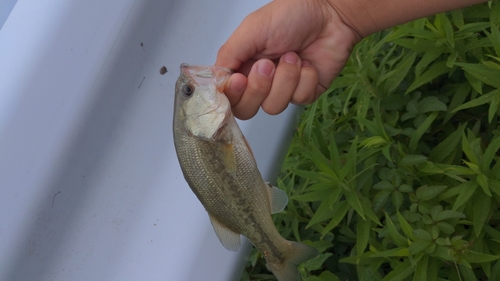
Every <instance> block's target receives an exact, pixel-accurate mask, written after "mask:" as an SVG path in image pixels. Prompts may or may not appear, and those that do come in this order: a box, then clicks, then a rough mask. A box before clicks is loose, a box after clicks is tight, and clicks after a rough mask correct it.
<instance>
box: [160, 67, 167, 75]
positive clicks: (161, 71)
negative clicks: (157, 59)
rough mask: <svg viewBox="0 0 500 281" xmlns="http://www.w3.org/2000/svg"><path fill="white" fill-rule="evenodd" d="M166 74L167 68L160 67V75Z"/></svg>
mask: <svg viewBox="0 0 500 281" xmlns="http://www.w3.org/2000/svg"><path fill="white" fill-rule="evenodd" d="M167 72H168V70H167V68H166V67H165V66H162V67H161V68H160V74H161V75H163V74H165V73H167Z"/></svg>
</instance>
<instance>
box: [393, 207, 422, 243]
mask: <svg viewBox="0 0 500 281" xmlns="http://www.w3.org/2000/svg"><path fill="white" fill-rule="evenodd" d="M397 214H398V219H399V224H400V225H401V230H403V232H404V234H406V236H408V238H410V239H412V240H416V239H417V238H416V237H415V235H414V234H413V228H412V227H411V225H410V224H409V223H408V221H407V220H406V219H405V218H404V217H403V215H401V213H399V211H398V212H397Z"/></svg>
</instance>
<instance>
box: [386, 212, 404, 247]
mask: <svg viewBox="0 0 500 281" xmlns="http://www.w3.org/2000/svg"><path fill="white" fill-rule="evenodd" d="M385 221H386V225H387V228H388V229H389V235H391V238H392V241H393V242H394V244H396V245H397V246H400V247H403V246H408V241H407V240H406V239H405V238H404V237H403V235H401V234H400V233H399V232H398V230H397V229H396V226H394V223H393V222H392V220H391V218H390V217H389V215H388V214H387V213H385Z"/></svg>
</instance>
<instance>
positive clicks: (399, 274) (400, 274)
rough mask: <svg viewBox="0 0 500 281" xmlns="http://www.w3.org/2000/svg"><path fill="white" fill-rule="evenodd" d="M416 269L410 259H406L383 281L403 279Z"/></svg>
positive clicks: (400, 280)
mask: <svg viewBox="0 0 500 281" xmlns="http://www.w3.org/2000/svg"><path fill="white" fill-rule="evenodd" d="M413 271H414V269H413V267H412V266H411V263H410V261H409V260H405V261H404V262H402V263H401V264H399V266H397V267H396V268H394V269H393V270H392V271H391V272H390V273H389V274H387V275H386V276H385V277H384V279H382V281H402V280H405V278H406V277H408V276H410V275H411V274H412V273H413Z"/></svg>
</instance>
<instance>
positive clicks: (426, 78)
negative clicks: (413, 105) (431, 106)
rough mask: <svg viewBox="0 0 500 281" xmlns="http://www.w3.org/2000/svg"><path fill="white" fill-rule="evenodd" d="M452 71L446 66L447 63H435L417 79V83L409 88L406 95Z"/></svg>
mask: <svg viewBox="0 0 500 281" xmlns="http://www.w3.org/2000/svg"><path fill="white" fill-rule="evenodd" d="M450 70H451V69H450V68H448V67H447V66H446V62H445V61H440V62H437V63H434V64H433V65H432V66H431V67H429V69H428V70H427V71H426V72H424V73H423V74H422V75H420V76H419V77H417V78H416V79H415V81H414V82H413V83H412V84H411V85H410V86H409V87H408V89H407V90H406V92H405V94H408V93H409V92H411V91H413V90H415V89H416V88H418V87H420V86H422V85H424V84H426V83H429V82H430V81H432V80H433V79H435V78H437V77H438V76H440V75H443V74H445V73H447V72H449V71H450Z"/></svg>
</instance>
